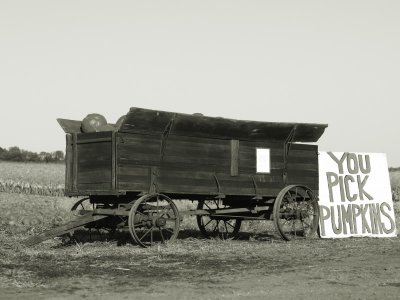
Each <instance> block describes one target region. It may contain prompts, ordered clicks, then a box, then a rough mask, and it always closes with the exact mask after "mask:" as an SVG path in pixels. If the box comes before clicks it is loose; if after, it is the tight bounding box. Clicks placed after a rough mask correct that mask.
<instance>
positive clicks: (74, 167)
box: [72, 133, 78, 191]
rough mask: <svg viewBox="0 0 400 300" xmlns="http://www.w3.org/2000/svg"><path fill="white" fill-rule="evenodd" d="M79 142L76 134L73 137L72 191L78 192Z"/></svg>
mask: <svg viewBox="0 0 400 300" xmlns="http://www.w3.org/2000/svg"><path fill="white" fill-rule="evenodd" d="M76 140H77V134H76V133H74V134H73V135H72V149H73V152H72V157H73V158H72V162H73V165H72V174H74V175H73V185H72V190H73V191H76V190H77V186H78V144H77V143H76Z"/></svg>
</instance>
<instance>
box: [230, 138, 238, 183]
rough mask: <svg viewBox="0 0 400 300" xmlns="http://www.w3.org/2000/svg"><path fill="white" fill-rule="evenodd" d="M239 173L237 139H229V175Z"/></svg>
mask: <svg viewBox="0 0 400 300" xmlns="http://www.w3.org/2000/svg"><path fill="white" fill-rule="evenodd" d="M238 175H239V140H231V176H238Z"/></svg>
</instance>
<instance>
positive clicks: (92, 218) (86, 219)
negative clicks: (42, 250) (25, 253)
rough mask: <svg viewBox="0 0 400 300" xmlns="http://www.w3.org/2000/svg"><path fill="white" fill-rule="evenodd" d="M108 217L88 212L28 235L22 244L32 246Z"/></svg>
mask: <svg viewBox="0 0 400 300" xmlns="http://www.w3.org/2000/svg"><path fill="white" fill-rule="evenodd" d="M105 218H108V216H103V215H93V214H92V213H89V214H87V215H85V216H82V217H79V218H78V219H77V220H74V221H71V222H69V223H67V224H64V225H62V226H59V227H56V228H53V229H50V230H48V231H45V232H43V233H41V234H39V235H35V236H33V237H30V238H28V239H26V240H25V241H24V242H23V244H24V245H25V246H28V247H29V246H33V245H36V244H39V243H41V242H43V241H45V240H48V239H51V238H53V237H56V236H60V235H63V234H66V233H68V232H70V231H71V230H74V229H76V228H78V227H81V226H83V225H87V224H90V223H93V222H97V221H99V220H101V219H105Z"/></svg>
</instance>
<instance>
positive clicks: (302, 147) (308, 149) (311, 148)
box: [289, 143, 318, 152]
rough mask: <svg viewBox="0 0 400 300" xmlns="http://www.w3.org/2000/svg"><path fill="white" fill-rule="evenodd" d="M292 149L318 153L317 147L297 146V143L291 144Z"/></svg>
mask: <svg viewBox="0 0 400 300" xmlns="http://www.w3.org/2000/svg"><path fill="white" fill-rule="evenodd" d="M289 145H290V149H293V150H306V151H314V152H317V151H318V146H317V145H310V144H296V143H289Z"/></svg>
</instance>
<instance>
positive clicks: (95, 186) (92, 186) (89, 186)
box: [77, 181, 112, 193]
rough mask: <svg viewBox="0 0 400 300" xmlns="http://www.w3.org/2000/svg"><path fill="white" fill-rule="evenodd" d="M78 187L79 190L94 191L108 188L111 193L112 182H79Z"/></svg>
mask: <svg viewBox="0 0 400 300" xmlns="http://www.w3.org/2000/svg"><path fill="white" fill-rule="evenodd" d="M77 188H78V190H79V191H81V192H82V191H94V190H108V191H110V193H111V191H112V190H111V182H110V181H108V182H91V183H78V185H77Z"/></svg>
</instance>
